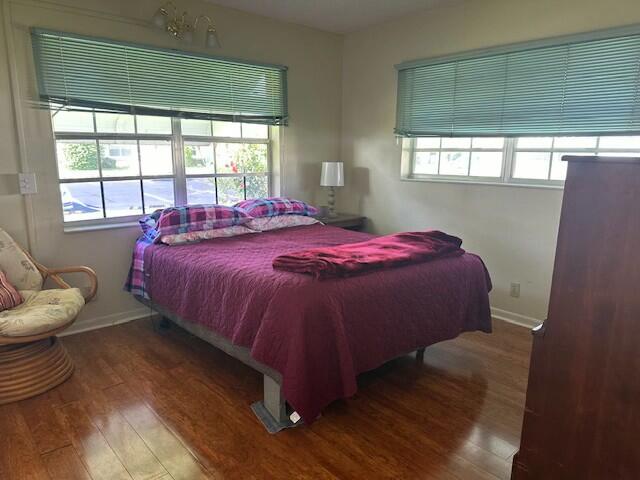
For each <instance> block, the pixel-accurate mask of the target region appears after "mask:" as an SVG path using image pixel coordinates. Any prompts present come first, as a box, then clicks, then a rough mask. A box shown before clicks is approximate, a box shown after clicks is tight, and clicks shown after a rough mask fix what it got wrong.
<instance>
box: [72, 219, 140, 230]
mask: <svg viewBox="0 0 640 480" xmlns="http://www.w3.org/2000/svg"><path fill="white" fill-rule="evenodd" d="M137 226H138V222H137V221H123V222H119V223H95V224H83V225H76V224H74V223H65V224H64V226H63V231H64V233H80V232H93V231H97V230H111V229H114V228H131V227H137Z"/></svg>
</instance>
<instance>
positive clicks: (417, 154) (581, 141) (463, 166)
mask: <svg viewBox="0 0 640 480" xmlns="http://www.w3.org/2000/svg"><path fill="white" fill-rule="evenodd" d="M403 150H404V151H403V172H404V174H403V176H404V177H405V178H411V179H417V180H420V179H422V180H441V181H447V180H448V181H469V182H479V183H507V184H524V185H542V186H544V185H551V186H554V185H555V186H562V184H563V183H564V179H565V177H566V173H567V171H566V169H567V164H566V162H562V157H563V156H564V155H601V156H640V136H613V135H610V136H600V137H520V138H499V137H466V138H463V137H458V138H447V137H420V138H405V139H404V146H403Z"/></svg>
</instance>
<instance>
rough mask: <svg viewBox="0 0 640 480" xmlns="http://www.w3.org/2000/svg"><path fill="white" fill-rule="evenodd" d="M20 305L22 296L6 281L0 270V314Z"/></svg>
mask: <svg viewBox="0 0 640 480" xmlns="http://www.w3.org/2000/svg"><path fill="white" fill-rule="evenodd" d="M21 303H22V296H21V295H20V294H19V293H18V291H17V290H16V289H15V288H14V286H13V285H11V284H10V283H9V280H7V276H6V275H5V274H4V272H3V271H2V270H0V312H4V311H5V310H9V309H10V308H14V307H17V306H18V305H20V304H21Z"/></svg>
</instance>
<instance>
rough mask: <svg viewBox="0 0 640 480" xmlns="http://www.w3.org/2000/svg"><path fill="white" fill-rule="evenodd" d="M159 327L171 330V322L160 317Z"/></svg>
mask: <svg viewBox="0 0 640 480" xmlns="http://www.w3.org/2000/svg"><path fill="white" fill-rule="evenodd" d="M159 326H160V328H163V329H169V328H171V320H169V319H168V318H167V317H160V324H159Z"/></svg>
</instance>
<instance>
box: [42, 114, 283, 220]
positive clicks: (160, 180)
mask: <svg viewBox="0 0 640 480" xmlns="http://www.w3.org/2000/svg"><path fill="white" fill-rule="evenodd" d="M52 122H53V130H54V135H55V142H56V160H57V165H58V178H59V180H60V193H61V198H62V205H63V213H64V221H65V223H68V222H80V223H74V224H76V225H82V224H93V223H110V222H115V221H118V222H122V221H128V220H132V219H134V218H136V217H139V216H140V215H142V214H143V213H150V212H153V211H154V210H156V209H158V208H165V207H169V206H172V205H177V204H178V205H179V204H186V203H191V204H194V203H221V204H226V205H230V204H233V203H236V202H238V201H240V200H243V199H245V198H254V197H264V196H268V195H269V193H270V183H271V182H270V174H271V162H270V137H269V127H268V126H267V125H258V124H249V123H232V122H223V121H215V120H213V121H212V120H185V119H183V120H179V119H175V118H174V119H172V118H170V117H161V116H143V115H127V114H120V113H101V112H92V111H86V112H67V111H58V112H56V111H55V110H53V113H52ZM107 219H114V220H111V221H109V220H107Z"/></svg>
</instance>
